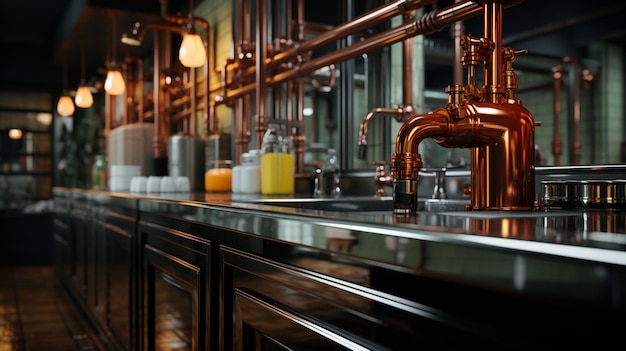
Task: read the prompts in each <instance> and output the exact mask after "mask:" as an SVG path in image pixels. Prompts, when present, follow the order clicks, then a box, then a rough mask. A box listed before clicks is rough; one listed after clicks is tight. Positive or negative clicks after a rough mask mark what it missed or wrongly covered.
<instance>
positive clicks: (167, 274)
mask: <svg viewBox="0 0 626 351" xmlns="http://www.w3.org/2000/svg"><path fill="white" fill-rule="evenodd" d="M140 233H141V235H142V236H144V240H145V243H144V249H143V255H144V268H143V269H144V272H143V277H144V278H143V279H144V287H143V289H144V290H143V313H144V318H143V323H144V325H143V328H144V339H143V349H144V350H150V351H153V350H206V349H207V320H208V319H209V317H208V315H207V264H208V263H207V260H208V252H209V243H208V242H206V241H203V240H201V239H198V238H194V237H192V236H189V235H188V234H185V233H181V232H178V231H175V230H171V229H165V228H162V227H159V226H155V225H151V224H141V225H140Z"/></svg>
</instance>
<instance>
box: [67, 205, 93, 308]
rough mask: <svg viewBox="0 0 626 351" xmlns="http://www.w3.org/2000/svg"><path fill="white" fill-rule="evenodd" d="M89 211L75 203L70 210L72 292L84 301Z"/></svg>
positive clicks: (84, 206)
mask: <svg viewBox="0 0 626 351" xmlns="http://www.w3.org/2000/svg"><path fill="white" fill-rule="evenodd" d="M88 219H89V211H88V208H87V205H86V204H84V203H75V205H74V208H73V209H72V229H71V238H70V242H69V245H70V250H71V253H70V256H71V267H72V268H71V270H72V286H71V288H72V291H73V292H74V293H75V294H76V295H77V296H78V297H79V298H80V299H81V302H82V303H85V300H86V290H87V242H88V238H87V236H88V235H89V228H88V226H89V221H88Z"/></svg>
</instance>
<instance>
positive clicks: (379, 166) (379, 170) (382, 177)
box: [372, 161, 393, 197]
mask: <svg viewBox="0 0 626 351" xmlns="http://www.w3.org/2000/svg"><path fill="white" fill-rule="evenodd" d="M372 164H373V165H375V166H376V171H375V173H374V183H376V193H375V194H374V196H376V197H382V196H385V195H386V194H385V186H386V185H388V186H391V187H393V177H392V176H391V174H390V173H389V172H387V170H386V169H385V161H376V162H372Z"/></svg>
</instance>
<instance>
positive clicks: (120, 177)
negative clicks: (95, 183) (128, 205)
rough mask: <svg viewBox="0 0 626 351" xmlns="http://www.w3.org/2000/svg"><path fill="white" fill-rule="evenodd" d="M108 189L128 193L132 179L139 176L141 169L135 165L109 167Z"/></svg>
mask: <svg viewBox="0 0 626 351" xmlns="http://www.w3.org/2000/svg"><path fill="white" fill-rule="evenodd" d="M110 175H111V176H110V179H109V189H110V190H111V191H114V192H128V191H130V183H131V181H132V179H133V177H137V176H139V175H141V167H140V166H137V165H111V169H110Z"/></svg>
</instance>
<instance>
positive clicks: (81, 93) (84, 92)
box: [74, 84, 93, 108]
mask: <svg viewBox="0 0 626 351" xmlns="http://www.w3.org/2000/svg"><path fill="white" fill-rule="evenodd" d="M74 102H75V103H76V106H78V107H80V108H90V107H91V105H93V95H91V90H89V87H88V86H87V85H85V84H81V85H79V86H78V89H77V90H76V96H74Z"/></svg>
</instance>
